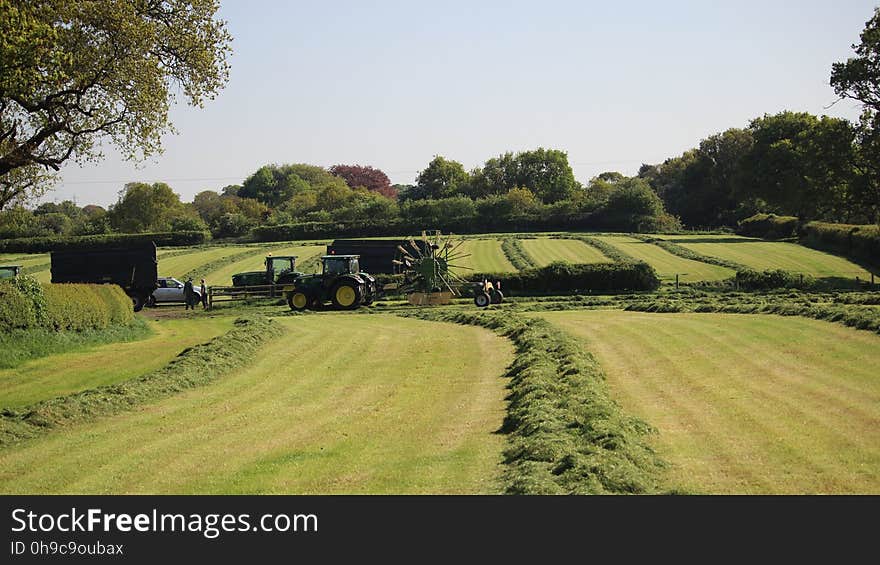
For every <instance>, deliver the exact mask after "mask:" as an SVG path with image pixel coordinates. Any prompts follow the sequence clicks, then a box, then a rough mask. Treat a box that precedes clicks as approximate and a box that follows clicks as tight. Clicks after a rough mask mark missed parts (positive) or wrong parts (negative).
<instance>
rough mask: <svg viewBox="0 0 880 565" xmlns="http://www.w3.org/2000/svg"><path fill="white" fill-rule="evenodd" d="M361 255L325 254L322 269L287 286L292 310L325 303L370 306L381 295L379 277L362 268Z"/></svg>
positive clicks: (352, 306) (285, 292) (316, 306)
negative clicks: (362, 270) (379, 293)
mask: <svg viewBox="0 0 880 565" xmlns="http://www.w3.org/2000/svg"><path fill="white" fill-rule="evenodd" d="M359 258H360V255H324V256H323V257H321V264H322V272H321V273H316V274H314V275H300V276H298V277H297V278H296V279H295V280H294V281H293V282H292V284H287V285H285V287H284V294H285V296H286V297H287V304H288V305H289V306H290V308H291V310H298V311H302V310H305V309H307V308H311V309H313V310H316V309H319V308H322V307H323V306H324V304H325V303H327V302H332V303H333V306H335V307H336V308H339V309H342V310H354V309H355V308H357V307H359V306H362V305H363V306H367V305H369V304H370V303H372V302H373V300H374V299H375V298H376V297H377V295H378V292H379V289H378V287H377V286H376V279H375V278H374V277H373V276H372V275H370V274H367V273H364V272H361V270H360V264H359V263H358V259H359Z"/></svg>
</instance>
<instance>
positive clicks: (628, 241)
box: [595, 235, 736, 282]
mask: <svg viewBox="0 0 880 565" xmlns="http://www.w3.org/2000/svg"><path fill="white" fill-rule="evenodd" d="M595 237H596V239H601V240H603V241H606V242H608V243H610V244H611V245H613V246H615V247H617V248H618V249H620V250H621V251H623V252H624V253H627V254H629V255H631V256H633V257H634V258H636V259H640V260H642V261H645V262H646V263H648V264H649V265H651V266H652V267H654V269H655V270H656V271H657V274H658V275H659V276H660V278H661V279H664V280H667V281H669V280H674V279H675V275H676V274H678V275H680V276H679V280H680V281H682V282H695V281H719V280H724V279H727V278H730V277H732V276H734V275H735V274H736V273H735V272H734V271H733V270H732V269H727V268H725V267H719V266H717V265H710V264H708V263H703V262H701V261H692V260H690V259H684V258H683V257H679V256H677V255H673V254H672V253H669V252H668V251H666V250H665V249H662V248H660V247H658V246H656V245H654V244H653V243H646V242H644V241H640V240H638V239H635V238H633V237H630V236H626V235H600V236H595Z"/></svg>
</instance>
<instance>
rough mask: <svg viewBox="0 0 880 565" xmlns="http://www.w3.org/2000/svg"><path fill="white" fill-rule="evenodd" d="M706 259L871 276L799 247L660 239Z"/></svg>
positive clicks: (732, 239) (747, 240)
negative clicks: (706, 256)
mask: <svg viewBox="0 0 880 565" xmlns="http://www.w3.org/2000/svg"><path fill="white" fill-rule="evenodd" d="M659 237H660V238H662V239H666V240H669V241H672V242H674V243H677V244H678V245H681V246H682V247H686V248H687V249H691V250H692V251H696V252H697V253H702V254H703V255H709V256H712V257H718V258H719V259H725V260H727V261H733V262H734V263H739V264H741V265H745V266H746V267H751V268H752V269H756V270H761V271H763V270H766V269H783V270H786V271H792V272H795V273H803V274H805V275H810V276H814V277H844V278H850V279H852V278H855V277H859V278H861V279H862V280H866V279H867V280H870V278H871V273H869V272H868V271H866V270H865V269H863V268H862V267H860V266H858V265H856V264H855V263H852V262H850V261H848V260H846V259H844V258H843V257H838V256H836V255H831V254H830V253H823V252H821V251H817V250H815V249H810V248H809V247H804V246H803V245H798V244H796V243H788V242H782V241H764V240H761V239H752V238H746V237H739V236H733V235H731V236H717V235H712V236H706V235H663V236H659Z"/></svg>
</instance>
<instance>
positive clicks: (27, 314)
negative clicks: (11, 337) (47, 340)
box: [0, 279, 37, 333]
mask: <svg viewBox="0 0 880 565" xmlns="http://www.w3.org/2000/svg"><path fill="white" fill-rule="evenodd" d="M36 323H37V320H36V315H35V313H34V305H33V302H31V301H30V300H28V299H27V298H26V297H24V296H23V295H22V293H21V292H19V290H18V289H17V288H16V287H15V285H14V284H13V283H12V282H11V281H8V280H5V279H4V280H0V333H6V332H11V331H13V330H17V329H29V328H32V327H34V326H35V325H36Z"/></svg>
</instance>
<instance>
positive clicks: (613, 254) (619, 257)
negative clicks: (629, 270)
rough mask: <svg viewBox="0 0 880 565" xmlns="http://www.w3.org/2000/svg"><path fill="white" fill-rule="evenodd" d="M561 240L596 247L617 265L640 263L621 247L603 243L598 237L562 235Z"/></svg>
mask: <svg viewBox="0 0 880 565" xmlns="http://www.w3.org/2000/svg"><path fill="white" fill-rule="evenodd" d="M559 237H560V239H575V240H578V241H581V242H583V243H586V244H587V245H589V246H591V247H594V248H596V249H598V250H599V252H600V253H601V254H602V255H604V256H605V257H607V258H609V259H611V260H612V261H614V262H615V263H632V262H635V261H639V259H636V258H635V257H633V256H632V255H630V254H629V253H626V252H625V251H623V250H622V249H620V248H619V247H615V246H614V245H611V244H610V243H608V242H606V241H603V240H601V239H599V238H597V237H593V236H589V235H584V234H574V233H573V234H562V235H560V236H559Z"/></svg>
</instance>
